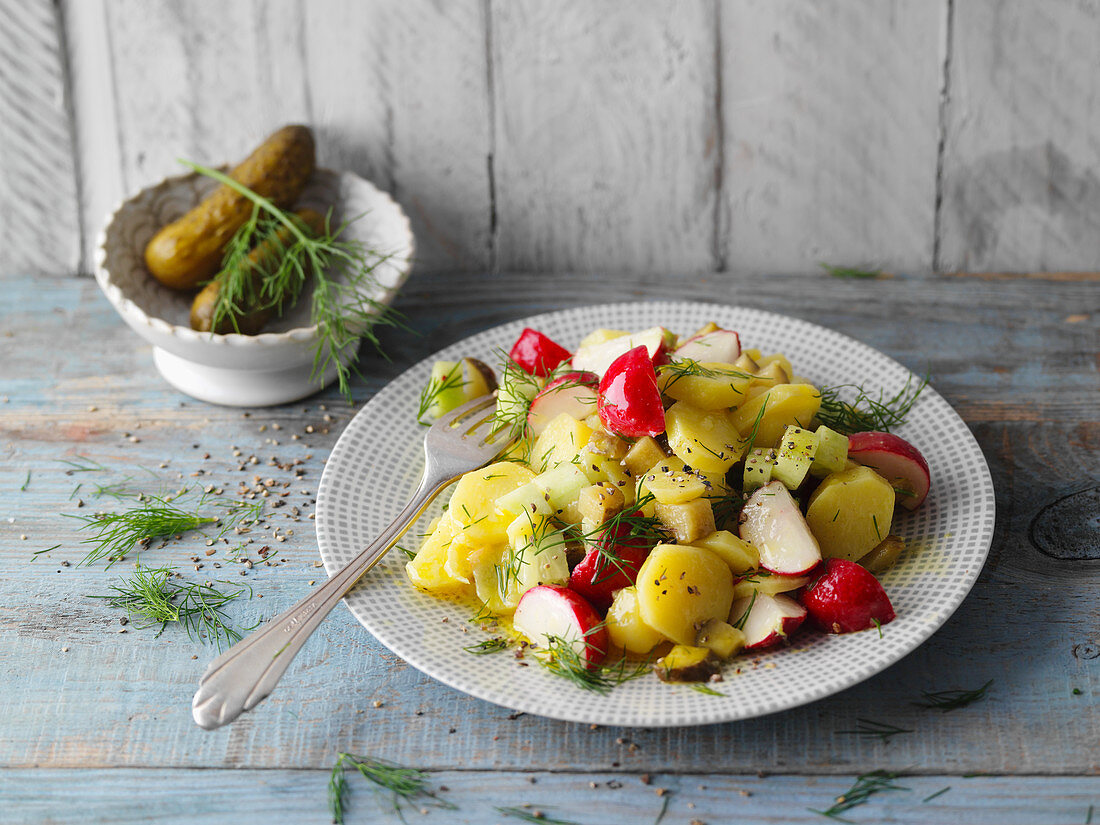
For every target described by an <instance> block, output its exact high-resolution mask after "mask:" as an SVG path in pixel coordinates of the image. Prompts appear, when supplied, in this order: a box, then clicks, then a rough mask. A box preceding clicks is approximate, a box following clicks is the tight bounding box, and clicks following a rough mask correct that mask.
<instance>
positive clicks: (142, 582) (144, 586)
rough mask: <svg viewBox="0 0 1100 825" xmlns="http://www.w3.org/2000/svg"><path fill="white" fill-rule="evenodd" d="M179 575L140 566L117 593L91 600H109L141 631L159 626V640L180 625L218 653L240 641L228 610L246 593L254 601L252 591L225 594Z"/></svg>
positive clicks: (242, 589) (170, 569)
mask: <svg viewBox="0 0 1100 825" xmlns="http://www.w3.org/2000/svg"><path fill="white" fill-rule="evenodd" d="M176 576H177V574H176V569H175V568H174V567H158V568H150V567H142V566H141V565H140V564H138V565H137V566H136V567H135V568H134V572H133V574H132V575H131V576H130V578H129V579H125V578H120V579H119V580H118V583H117V584H112V585H111V588H110V589H111V590H113V591H114V592H113V593H108V594H106V595H93V596H90V597H89V598H92V599H106V600H107V604H109V605H110V606H111V607H117V608H121V609H123V610H125V611H126V614H127V616H129V618H130V619H131V620H133V621H134V622H135V624H134V626H135V627H137V628H139V629H143V628H146V627H153V626H155V625H158V624H159V625H160V630H158V631H157V636H158V637H159V636H160V634H161V633H163V632H164V630H165V628H167V627H168V625H170V624H176V623H178V624H180V625H182V626H183V628H184V629H185V630H186V631H187V637H188V638H189V639H191V640H192V641H194V640H195V639H196V638H198V639H200V640H202V641H203V642H208V643H213V644H215V645H216V646H217V648H218V650H221V648H222V643H223V642H224V643H225V644H226V645H229V644H232V643H233V642H236V641H238V640H239V639H240V638H241V634H240V631H238V630H237V629H236V628H234V627H232V626H231V625H230V624H229V621H230V619H229V617H228V616H227V615H226V614H225V612H224V608H225V606H226V605H227V604H229V602H231V601H233V600H234V599H236V598H238V597H240V596H242V595H244V594H245V593H247V594H248V597H249V598H250V599H251V598H252V588H251V587H249V586H248V585H242V586H241V587H239V588H237V589H235V590H231V591H227V592H222V591H220V590H218V589H217V588H216V587H214V584H213V583H212V582H209V581H207V582H203V583H195V582H179V581H176ZM222 584H229V582H222ZM245 629H246V630H251V629H252V628H245Z"/></svg>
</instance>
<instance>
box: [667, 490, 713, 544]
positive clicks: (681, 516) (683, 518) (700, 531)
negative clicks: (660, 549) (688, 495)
mask: <svg viewBox="0 0 1100 825" xmlns="http://www.w3.org/2000/svg"><path fill="white" fill-rule="evenodd" d="M654 512H655V513H656V515H657V518H659V519H660V520H661V523H662V524H663V525H664V526H665V527H667V528H668V529H669V530H671V531H672V535H673V536H675V538H676V541H678V542H680V544H691V542H693V541H695V540H696V539H700V538H702V537H703V536H706V535H709V534H711V533H713V532H714V509H713V508H712V507H711V505H710V500H709V499H705V498H696V499H692V500H691V501H688V502H685V503H684V504H661V503H660V502H657V505H656V507H655V508H654Z"/></svg>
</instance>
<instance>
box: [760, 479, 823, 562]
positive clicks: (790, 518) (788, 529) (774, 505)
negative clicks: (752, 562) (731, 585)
mask: <svg viewBox="0 0 1100 825" xmlns="http://www.w3.org/2000/svg"><path fill="white" fill-rule="evenodd" d="M740 520H741V529H740V533H741V538H742V539H744V540H745V541H747V542H748V543H749V544H751V545H753V546H754V547H756V549H757V550H758V551H760V566H761V567H763V568H764V569H765V570H768V571H770V572H772V573H778V574H779V575H781V576H804V575H806V574H807V573H809V572H810V571H811V570H813V569H814V568H815V567H817V565H818V564H819V563H820V562H821V547H820V546H819V545H818V543H817V539H816V538H814V534H813V533H811V532H810V528H809V526H808V525H807V524H806V519H805V518H803V516H802V511H801V510H799V509H798V504H797V503H796V502H795V500H794V499H793V498H791V494H790V493H789V492H788V491H787V488H786V487H784V486H783V484H782V483H781V482H779V481H772V482H769V483H767V484H765V485H764V486H763V487H760V488H759V489H758V490H757V491H756V492H754V493H753V494H752V496H751V497H750V498H749V500H748V501H746V502H745V506H744V507H742V508H741V519H740Z"/></svg>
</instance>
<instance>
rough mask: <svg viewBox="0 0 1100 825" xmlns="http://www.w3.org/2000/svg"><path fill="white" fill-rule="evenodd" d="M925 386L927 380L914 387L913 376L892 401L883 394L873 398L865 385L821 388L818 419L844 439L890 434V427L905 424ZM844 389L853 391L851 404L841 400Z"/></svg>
mask: <svg viewBox="0 0 1100 825" xmlns="http://www.w3.org/2000/svg"><path fill="white" fill-rule="evenodd" d="M926 386H928V379H927V378H923V379H921V380H920V381H918V382H917V385H916V386H915V387H914V386H913V376H912V375H910V376H909V378H907V379H906V381H905V386H904V387H902V388H901V389H900V390H898V392H897V393H896V394H894V395H892V396H890V397H889V398H887V397H886V394H885V393H884V392H883V391H881V390H880V391H879V393H878V395H877V396H872V395H871V394H870V393H869V392H868V391H867V390H865V389H864V387H863V385H862V384H858V385H857V384H840V385H838V386H835V387H822V388H821V389H820V393H821V408H820V409H819V410H818V411H817V419H818V421H820V422H821V423H822V424H824V425H825V426H826V427H828V428H829V429H831V430H835V431H836V432H838V433H841V434H842V435H851V434H852V433H860V432H867V431H869V430H878V431H880V432H885V433H888V432H890V428H891V427H897V426H900V425H901V424H904V423H905V417H906V416H907V415H908V414H909V411H910V410H911V409H912V408H913V405H914V404H915V403H916V402H917V398H919V397H920V394H921V392H922V391H923V390H924V388H925V387H926ZM845 389H850V390H852V391H853V393H854V395H855V400H854V401H853V402H852V403H848V402H847V401H844V400H843V399H841V397H840V395H841V391H842V390H845Z"/></svg>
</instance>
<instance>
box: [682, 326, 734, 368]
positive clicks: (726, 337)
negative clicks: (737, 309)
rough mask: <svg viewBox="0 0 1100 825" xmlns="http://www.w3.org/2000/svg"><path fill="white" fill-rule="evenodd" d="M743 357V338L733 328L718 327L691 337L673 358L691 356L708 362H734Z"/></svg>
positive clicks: (699, 360) (702, 361)
mask: <svg viewBox="0 0 1100 825" xmlns="http://www.w3.org/2000/svg"><path fill="white" fill-rule="evenodd" d="M740 357H741V338H740V336H739V335H738V334H737V333H736V332H734V331H733V330H731V329H716V330H714V331H713V332H704V333H703V334H702V335H696V336H695V337H694V338H689V339H688V340H687V341H685V342H684V343H683V344H681V345H680V346H679V347H678V348H677V349H676V350H675V351H674V352H673V353H672V360H673V361H680V360H684V359H688V358H690V359H691V360H692V361H698V362H700V363H706V364H732V363H734V362H735V361H736V360H737V359H738V358H740Z"/></svg>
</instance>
